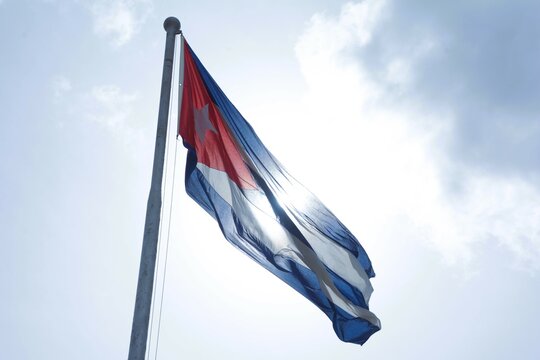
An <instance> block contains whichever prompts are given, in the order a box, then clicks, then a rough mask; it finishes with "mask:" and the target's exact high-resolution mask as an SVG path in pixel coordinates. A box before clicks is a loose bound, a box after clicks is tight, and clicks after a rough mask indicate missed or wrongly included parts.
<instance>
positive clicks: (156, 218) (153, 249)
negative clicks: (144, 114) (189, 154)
mask: <svg viewBox="0 0 540 360" xmlns="http://www.w3.org/2000/svg"><path fill="white" fill-rule="evenodd" d="M163 27H164V29H165V31H166V32H167V37H166V40H165V56H164V59H163V76H162V79H161V97H160V100H159V113H158V124H157V133H156V147H155V150H154V165H153V168H152V183H151V186H150V194H149V196H148V203H147V206H146V221H145V224H144V237H143V244H142V252H141V263H140V266H139V280H138V282H137V295H136V298H135V311H134V314H133V324H132V327H131V340H130V343H129V355H128V360H144V357H145V352H146V343H147V338H148V324H149V320H150V307H151V305H152V291H153V287H154V272H155V268H156V254H157V244H158V234H159V222H160V212H161V184H162V181H163V166H164V158H165V145H166V139H167V122H168V118H169V105H170V100H171V99H170V97H171V82H172V70H173V60H174V43H175V40H176V35H177V34H180V21H178V19H177V18H175V17H168V18H167V19H165V22H164V23H163Z"/></svg>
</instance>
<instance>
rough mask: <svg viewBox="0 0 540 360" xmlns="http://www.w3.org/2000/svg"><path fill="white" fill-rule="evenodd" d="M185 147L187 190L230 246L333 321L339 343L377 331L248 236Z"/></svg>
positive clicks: (353, 294) (346, 290) (305, 272)
mask: <svg viewBox="0 0 540 360" xmlns="http://www.w3.org/2000/svg"><path fill="white" fill-rule="evenodd" d="M184 145H185V146H186V148H187V149H188V157H187V163H186V178H185V184H186V190H187V192H188V194H189V195H190V196H191V197H192V198H193V200H195V201H196V202H197V203H198V204H199V205H201V206H202V207H203V208H204V209H205V210H206V211H207V212H208V213H209V214H210V215H212V216H213V217H214V219H216V220H217V221H218V223H219V226H220V228H221V230H222V232H223V234H224V236H225V238H226V239H227V240H228V241H229V242H230V243H232V244H233V245H234V246H235V247H237V248H239V249H240V250H242V252H245V253H246V254H247V255H248V256H250V257H251V258H253V259H254V260H255V261H256V262H258V263H259V264H261V265H262V266H264V267H265V268H266V269H267V270H269V271H270V272H272V273H273V274H274V275H276V276H277V277H278V278H280V279H281V280H283V281H284V282H286V283H287V284H288V285H289V286H291V287H292V288H293V289H295V290H296V291H298V292H299V293H301V294H302V295H303V296H304V297H306V298H307V299H308V300H310V301H311V302H313V303H314V304H315V305H316V306H317V307H318V308H319V309H321V310H322V311H323V312H324V313H325V314H326V315H327V316H328V317H329V318H330V319H331V320H332V322H333V327H334V331H335V332H336V334H337V335H338V337H339V338H340V339H341V340H342V341H347V342H353V343H357V344H363V343H364V342H365V341H366V340H367V339H368V338H369V337H370V336H371V335H372V334H373V333H375V332H376V331H378V330H379V327H377V326H375V325H374V324H372V323H370V322H369V321H367V320H364V319H362V318H357V317H353V316H351V315H350V314H348V313H347V312H346V311H344V310H343V309H341V308H340V307H339V306H336V305H335V304H333V303H332V302H331V301H329V299H328V297H327V296H326V294H325V293H324V291H323V290H322V289H321V286H320V283H319V279H318V277H317V275H316V274H315V273H314V272H313V271H311V270H310V269H308V268H306V267H305V266H303V265H300V264H298V263H296V262H295V261H293V260H291V259H290V258H287V257H286V256H281V255H280V254H277V255H276V254H274V253H272V251H271V250H270V249H268V248H267V247H266V246H264V244H262V243H261V242H260V241H258V239H257V238H254V237H253V236H252V235H250V233H249V231H246V229H244V226H243V224H242V223H241V222H240V221H238V219H237V217H236V215H235V213H234V211H233V209H232V208H231V206H230V205H229V204H228V203H227V202H226V201H225V200H224V199H223V198H221V196H220V195H219V194H217V192H216V191H215V190H214V189H213V187H212V186H211V185H210V184H209V183H208V182H207V180H206V178H205V177H204V175H203V174H202V173H201V172H200V170H199V169H198V168H197V157H196V154H195V151H194V150H193V149H192V148H191V147H190V146H189V145H188V144H186V143H184ZM300 236H301V234H300ZM304 241H305V240H304ZM329 274H330V276H331V278H332V281H333V282H334V284H335V285H336V287H337V288H338V290H339V291H340V292H342V293H343V295H344V296H346V297H347V298H348V299H350V301H351V302H352V303H354V304H356V305H358V306H360V307H363V308H365V309H367V306H366V304H365V302H363V297H362V295H361V293H360V292H359V291H358V290H356V289H354V288H353V287H351V286H350V285H349V284H347V283H346V282H345V281H344V280H343V279H341V278H340V277H339V276H337V275H336V274H335V273H333V272H332V271H329Z"/></svg>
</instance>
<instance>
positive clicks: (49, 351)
mask: <svg viewBox="0 0 540 360" xmlns="http://www.w3.org/2000/svg"><path fill="white" fill-rule="evenodd" d="M539 13H540V4H539V3H538V2H535V1H520V0H518V1H500V0H492V1H487V0H469V1H462V0H457V1H452V2H440V1H438V2H428V1H421V0H406V1H397V0H364V1H358V2H357V1H352V2H342V1H336V0H333V1H330V0H316V1H304V0H300V1H295V2H290V1H284V0H274V1H262V0H256V1H253V0H252V1H243V0H242V1H241V0H232V1H228V2H226V3H225V2H218V1H210V0H202V1H191V2H182V1H159V2H158V1H155V0H97V1H86V0H71V1H69V0H17V1H15V0H0V43H1V44H2V56H0V78H1V80H2V81H0V105H1V106H0V114H1V121H0V180H1V184H2V186H0V196H1V197H0V198H1V200H2V201H1V202H0V224H1V225H2V229H3V231H2V232H3V234H2V237H1V245H2V251H1V252H0V264H1V265H0V269H1V271H0V284H1V286H2V296H0V316H1V318H2V319H3V321H2V325H1V326H0V349H2V350H1V351H0V354H1V357H2V358H4V359H121V358H126V357H127V351H128V346H129V337H130V331H131V321H132V316H133V307H134V302H135V291H136V283H137V275H138V266H139V259H140V258H139V257H140V251H141V245H142V235H143V227H144V217H145V211H146V201H147V196H148V191H149V186H150V176H151V166H152V158H153V150H154V137H155V127H156V122H157V111H158V101H159V89H160V81H161V71H162V62H163V50H164V40H165V32H164V30H163V27H162V23H163V20H164V19H165V18H166V17H168V16H176V17H178V18H179V19H180V21H181V23H182V30H183V33H184V35H185V37H186V39H187V40H188V41H189V43H190V45H191V46H192V48H193V49H194V51H195V52H196V53H197V55H198V56H199V58H200V59H201V61H202V62H203V64H205V66H206V68H207V69H208V70H209V72H210V73H211V74H212V76H213V77H214V79H216V81H217V82H218V83H219V84H220V86H221V88H222V89H223V90H224V91H225V93H226V94H227V95H228V97H229V99H230V100H231V101H232V102H233V103H234V104H235V105H236V107H237V108H238V109H239V110H240V111H241V113H242V114H243V115H244V116H245V117H246V119H247V120H248V121H249V122H250V123H251V124H252V126H253V127H254V128H255V130H256V131H257V133H258V135H259V136H260V137H261V138H262V140H263V141H264V143H265V144H266V145H267V147H268V148H269V149H271V151H272V152H273V153H274V155H276V157H277V158H278V159H280V161H281V162H282V163H283V164H285V166H286V167H287V168H288V169H289V170H290V172H291V173H292V174H293V175H294V176H295V177H296V178H297V179H298V180H300V181H301V182H302V183H303V184H304V185H306V187H308V188H309V189H310V190H311V191H312V192H314V193H315V194H316V195H317V196H318V197H319V198H320V199H321V200H322V201H323V202H324V203H325V204H326V205H327V206H328V207H329V208H330V209H331V210H332V211H333V212H334V213H335V214H336V215H337V216H338V217H339V218H340V219H341V220H342V222H343V223H344V224H345V225H346V226H347V227H348V228H349V229H350V230H351V231H352V232H353V233H354V234H355V235H356V236H357V237H358V239H359V240H360V242H361V243H362V245H363V246H364V248H365V249H366V251H367V252H368V254H369V256H370V258H371V260H372V262H373V265H374V269H375V272H376V273H377V276H376V277H375V278H374V279H373V280H372V285H373V287H374V289H375V291H374V293H373V295H372V297H371V302H370V309H371V311H373V312H374V313H375V314H376V315H377V316H378V317H379V318H380V320H381V323H382V330H381V331H379V332H378V333H376V334H375V335H373V336H372V338H371V339H370V340H369V341H368V342H367V343H366V344H365V345H364V346H362V347H361V346H358V345H353V344H346V343H342V342H340V341H339V339H338V338H337V337H336V336H335V334H334V332H333V330H332V326H331V322H330V321H329V320H328V319H327V318H326V317H325V315H324V314H323V313H322V312H320V311H319V310H318V309H317V308H316V307H315V306H314V305H312V304H311V303H309V301H307V300H306V299H304V298H303V297H302V296H301V295H299V294H298V293H296V292H295V291H294V290H292V289H291V288H289V287H288V286H287V285H285V284H284V283H281V282H280V280H278V279H277V278H275V277H274V276H273V275H271V274H270V273H267V272H266V271H265V270H264V269H262V268H260V267H259V266H258V265H257V264H255V263H254V262H253V261H251V260H250V259H249V258H248V257H246V256H245V255H243V254H242V253H240V252H238V251H237V250H236V249H234V248H233V247H232V246H230V245H229V244H228V243H227V241H226V240H225V239H224V238H223V236H222V235H221V233H220V230H219V227H218V226H217V224H215V223H214V221H213V220H212V219H211V218H210V217H209V216H208V215H207V214H206V213H205V212H204V210H203V209H201V208H199V207H198V206H197V205H196V204H195V203H194V202H193V201H192V200H190V199H189V198H188V197H187V196H186V194H185V191H184V188H183V181H182V180H183V174H184V166H185V155H186V152H185V150H184V148H183V147H182V145H181V143H179V142H175V141H174V131H175V127H176V123H175V117H176V114H177V109H176V108H175V106H173V108H172V115H171V119H172V120H171V123H170V124H171V125H170V130H171V131H170V135H171V141H170V142H169V147H168V154H169V157H168V161H167V163H168V167H167V174H166V175H167V176H166V178H167V180H166V181H167V183H166V184H165V185H166V200H165V204H164V215H163V216H164V219H163V229H164V230H163V236H162V239H163V241H162V243H161V247H160V259H161V261H160V266H159V268H158V286H157V293H158V294H160V293H161V292H162V291H163V294H164V296H163V301H162V306H161V314H162V317H161V324H160V327H159V342H158V341H157V333H158V331H157V328H158V327H157V320H156V319H158V318H159V306H158V307H157V312H156V315H155V319H154V320H155V321H154V327H153V328H152V334H153V335H152V342H151V344H150V347H149V352H150V357H149V358H152V359H153V358H154V357H155V354H156V353H157V358H158V359H180V358H181V359H253V358H257V359H261V360H264V359H275V358H281V359H298V358H301V359H304V358H306V359H307V358H309V359H330V358H331V359H370V360H373V359H456V358H459V359H508V358H518V359H538V358H540V344H539V342H538V339H539V338H540V323H539V322H538V321H537V319H538V318H539V317H540V310H539V308H538V304H539V303H540V287H539V284H540V282H539V281H540V170H539V169H540V142H539V141H537V139H538V138H539V137H540V102H538V100H537V97H538V94H540V66H539V65H538V64H540V43H539V42H538V38H540V21H538V14H539ZM177 54H178V52H177ZM177 75H178V71H177V69H176V73H175V76H177ZM175 82H176V83H177V82H178V80H175ZM177 95H178V94H177V92H176V91H175V92H174V93H173V99H176V97H177ZM174 154H176V157H175V156H174ZM173 181H174V183H173ZM171 198H172V199H173V201H172V206H171ZM169 224H170V236H169V243H168V244H169V245H168V251H166V250H167V242H166V239H167V236H165V233H169V230H168V229H169ZM165 257H166V258H167V267H166V277H165V282H163V278H164V273H165V270H164V269H165V266H164V265H165V264H164V259H165ZM163 283H164V284H165V286H163V285H162V284H163ZM158 301H159V302H161V300H160V297H159V296H158ZM156 344H158V347H156ZM156 350H157V351H156Z"/></svg>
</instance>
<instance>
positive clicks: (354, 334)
mask: <svg viewBox="0 0 540 360" xmlns="http://www.w3.org/2000/svg"><path fill="white" fill-rule="evenodd" d="M182 57H183V59H182V60H183V62H182V63H183V82H182V94H181V109H180V116H179V117H180V119H179V121H180V124H179V133H180V135H181V136H182V139H183V143H184V146H185V147H186V148H187V150H188V155H187V163H186V178H185V184H186V191H187V193H188V194H189V195H190V196H191V197H192V198H193V199H194V200H195V201H196V202H197V203H198V204H199V205H200V206H201V207H203V208H204V209H205V210H206V211H207V212H208V213H209V214H210V215H212V216H213V217H214V219H215V220H216V221H217V222H218V224H219V226H220V228H221V231H222V232H223V235H224V236H225V238H226V239H227V240H228V241H229V242H230V243H231V244H233V245H234V246H236V247H237V248H238V249H240V250H241V251H243V252H244V253H246V254H247V255H248V256H250V257H251V258H252V259H253V260H255V261H256V262H257V263H259V264H260V265H262V266H263V267H265V268H266V269H267V270H269V271H270V272H272V273H273V274H274V275H276V276H277V277H278V278H280V279H281V280H283V281H284V282H286V283H287V284H289V285H290V286H291V287H293V288H294V289H295V290H296V291H298V292H299V293H301V294H302V295H304V296H305V297H306V298H307V299H309V300H310V301H311V302H312V303H314V304H315V305H316V306H317V307H319V309H321V310H322V311H323V312H324V313H325V314H326V315H327V316H328V317H329V318H330V319H331V320H332V323H333V327H334V330H335V332H336V334H337V336H338V337H339V338H340V339H341V340H343V341H346V342H352V343H357V344H363V343H364V342H365V341H366V340H367V339H368V338H369V337H370V336H371V335H372V334H373V333H375V332H376V331H378V330H380V328H381V325H380V321H379V319H378V318H377V317H376V316H375V315H374V314H373V313H372V312H370V311H369V306H368V303H369V298H370V295H371V293H372V291H373V288H372V286H371V283H370V280H369V279H370V278H371V277H373V276H375V273H374V271H373V267H372V265H371V261H370V259H369V257H368V255H367V254H366V252H365V251H364V249H363V248H362V246H361V245H360V243H359V242H358V240H357V239H356V238H355V237H354V235H353V234H351V232H350V231H349V230H348V229H347V228H346V227H345V226H344V225H343V224H342V223H341V222H340V221H339V220H338V219H337V218H336V217H335V216H334V215H333V214H332V212H330V210H328V209H327V208H326V206H324V205H323V204H322V203H321V202H320V200H318V199H317V198H316V197H315V196H314V195H313V194H312V193H311V192H309V191H308V190H307V189H306V188H305V187H304V186H302V185H301V184H300V183H299V182H298V181H297V180H296V179H295V178H293V177H292V176H291V175H290V174H289V172H288V171H287V170H286V169H285V168H284V167H283V166H282V165H281V164H280V163H279V162H278V160H277V159H276V158H275V157H274V156H273V155H272V154H271V153H270V152H269V151H268V149H266V147H265V146H264V144H263V143H262V142H261V140H260V139H259V138H258V137H257V134H255V131H254V130H253V128H252V127H251V126H250V125H249V124H248V123H247V121H246V120H245V119H244V118H243V117H242V115H241V114H240V113H239V112H238V110H237V109H236V108H235V107H234V105H233V104H232V103H231V102H230V101H229V100H228V99H227V97H226V96H225V94H224V93H223V91H222V90H221V89H220V88H219V86H218V85H217V84H216V82H215V81H214V79H212V77H211V76H210V74H209V73H208V71H207V70H206V69H205V68H204V66H203V65H202V64H201V62H200V61H199V59H198V58H197V56H196V55H195V53H194V52H193V50H192V49H191V47H190V46H189V45H188V43H187V42H186V41H185V39H184V41H183V51H182Z"/></svg>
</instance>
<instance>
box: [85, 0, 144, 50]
mask: <svg viewBox="0 0 540 360" xmlns="http://www.w3.org/2000/svg"><path fill="white" fill-rule="evenodd" d="M87 6H88V8H89V9H90V12H91V13H92V15H93V20H94V32H95V33H96V34H98V35H100V36H104V37H108V38H110V39H111V41H112V43H113V45H115V46H122V45H124V44H126V43H127V42H128V41H129V40H131V38H132V37H133V35H135V34H136V33H137V31H139V28H140V26H141V25H142V24H143V23H144V22H145V21H146V19H147V17H148V15H149V14H150V13H151V11H152V8H153V4H152V1H151V0H99V1H92V2H89V3H88V4H87Z"/></svg>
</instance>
